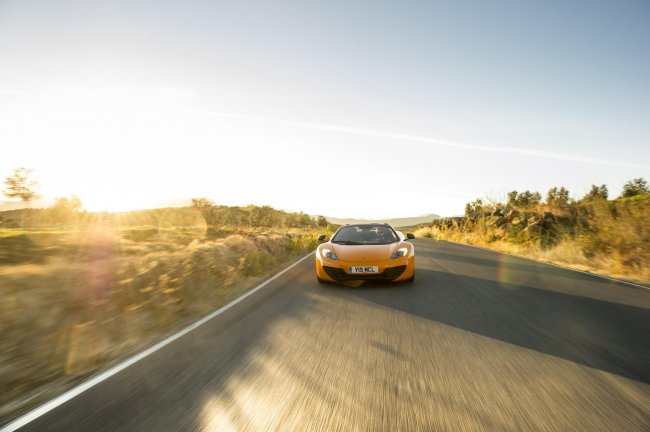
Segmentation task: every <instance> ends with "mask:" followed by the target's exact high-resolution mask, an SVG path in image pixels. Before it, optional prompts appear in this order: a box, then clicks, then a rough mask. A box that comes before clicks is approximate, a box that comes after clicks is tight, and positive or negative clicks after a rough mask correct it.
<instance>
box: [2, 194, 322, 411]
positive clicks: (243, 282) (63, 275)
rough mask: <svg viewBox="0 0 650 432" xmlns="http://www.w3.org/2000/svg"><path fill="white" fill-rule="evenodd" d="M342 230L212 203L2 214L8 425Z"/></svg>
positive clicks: (71, 203) (65, 201)
mask: <svg viewBox="0 0 650 432" xmlns="http://www.w3.org/2000/svg"><path fill="white" fill-rule="evenodd" d="M28 195H29V199H32V198H33V196H34V194H28ZM330 230H331V227H330V226H329V224H328V222H327V220H325V218H322V217H319V218H313V217H310V216H308V215H306V214H304V213H297V214H296V213H288V212H283V211H279V210H276V209H273V208H271V207H267V206H264V207H259V206H254V205H250V206H247V207H227V206H217V205H215V204H214V203H212V202H211V201H209V200H207V199H205V198H198V199H194V200H193V206H191V207H183V208H168V209H155V210H143V211H133V212H122V213H106V212H102V213H92V212H85V211H83V206H82V203H81V201H80V200H79V199H78V198H76V197H70V198H61V199H58V200H56V202H55V204H54V205H53V206H52V207H50V208H46V209H29V208H27V209H22V210H13V211H7V212H0V296H1V297H0V298H1V299H2V300H1V301H0V365H1V367H0V388H2V392H0V421H1V420H2V419H3V418H8V417H9V416H13V415H15V414H16V413H18V412H21V411H24V410H25V409H27V408H29V407H31V406H34V405H35V404H38V403H40V402H42V401H44V400H47V399H49V398H51V397H52V396H54V395H56V394H59V393H61V392H62V391H63V390H64V389H65V388H67V387H69V386H71V385H73V384H75V383H77V382H78V381H79V380H81V379H84V378H86V377H88V376H89V375H92V374H94V373H97V372H98V371H99V370H102V369H104V368H106V367H107V366H109V365H111V364H114V363H115V362H117V361H119V360H121V359H123V358H125V357H127V356H128V355H130V354H133V353H135V352H137V351H139V350H141V349H143V348H144V347H145V346H148V345H150V344H152V343H153V342H155V341H156V340H159V339H161V338H162V337H164V336H165V335H167V334H169V333H170V332H172V331H174V330H176V329H178V328H180V327H182V326H184V325H186V324H188V323H190V322H193V321H195V320H196V319H198V318H199V317H201V316H204V315H206V314H208V313H209V312H211V311H213V310H215V309H217V308H218V307H220V306H222V305H224V304H225V303H227V302H228V301H229V300H231V299H233V298H235V297H236V296H238V295H240V294H241V293H243V292H245V291H246V290H248V289H250V288H251V287H252V286H254V285H256V284H257V283H258V282H259V281H260V280H262V279H263V278H265V277H268V276H269V275H270V274H272V273H274V272H276V271H278V270H280V269H281V268H282V267H284V266H286V265H287V264H288V263H290V262H292V261H294V260H295V259H297V258H298V257H301V256H303V255H305V254H306V253H308V252H309V251H311V250H313V249H314V248H315V247H316V245H317V240H316V238H317V235H318V234H319V233H327V232H329V231H330Z"/></svg>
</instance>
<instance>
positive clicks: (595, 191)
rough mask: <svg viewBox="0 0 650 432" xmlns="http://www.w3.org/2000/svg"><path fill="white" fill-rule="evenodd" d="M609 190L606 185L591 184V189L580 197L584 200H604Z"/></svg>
mask: <svg viewBox="0 0 650 432" xmlns="http://www.w3.org/2000/svg"><path fill="white" fill-rule="evenodd" d="M608 195H609V192H608V191H607V186H606V185H600V186H596V185H591V190H589V192H587V194H586V195H585V196H584V198H582V199H583V200H584V201H601V200H602V201H606V200H607V197H608Z"/></svg>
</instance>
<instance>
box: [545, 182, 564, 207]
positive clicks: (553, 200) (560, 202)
mask: <svg viewBox="0 0 650 432" xmlns="http://www.w3.org/2000/svg"><path fill="white" fill-rule="evenodd" d="M546 204H548V205H549V206H551V207H555V208H564V207H566V206H567V205H568V204H569V191H568V190H567V189H566V188H564V186H562V187H561V188H559V189H558V188H557V187H553V188H551V189H549V190H548V193H547V194H546Z"/></svg>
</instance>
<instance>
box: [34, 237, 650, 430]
mask: <svg viewBox="0 0 650 432" xmlns="http://www.w3.org/2000/svg"><path fill="white" fill-rule="evenodd" d="M414 244H415V246H416V251H417V257H416V266H417V276H416V281H415V283H414V284H412V285H411V284H404V285H383V284H379V285H377V284H373V285H365V286H362V287H356V288H354V287H340V286H328V285H318V284H317V283H316V278H315V275H314V270H313V266H314V264H313V257H310V258H308V259H306V260H305V261H303V262H301V263H300V264H299V265H297V266H296V267H294V268H293V269H292V270H290V271H288V272H287V273H285V274H284V275H283V276H281V277H279V278H277V279H276V280H275V281H273V282H272V283H270V284H268V285H267V286H266V287H264V288H263V289H261V290H259V291H258V292H257V293H255V294H254V295H252V296H250V297H249V298H247V299H246V300H245V301H243V302H241V303H239V304H237V305H236V306H234V307H233V308H231V309H229V310H228V311H226V312H225V313H224V314H222V315H219V316H218V317H216V318H214V319H212V320H211V321H209V322H208V323H206V324H204V325H203V326H201V327H199V328H197V329H195V330H193V331H192V332H191V333H189V334H187V335H185V336H183V337H182V338H180V339H178V340H176V341H175V342H173V343H171V344H169V345H167V346H166V347H164V348H163V349H161V350H159V351H157V352H155V353H154V354H152V355H150V356H148V357H146V358H145V359H143V360H141V361H139V362H137V363H136V364H134V365H132V366H130V367H129V368H127V369H125V370H123V371H121V372H120V373H118V374H116V375H114V376H112V377H111V378H109V379H107V380H106V381H103V382H101V383H100V384H98V385H96V386H94V387H93V388H91V389H89V390H87V391H85V392H84V393H82V394H80V395H78V396H77V397H75V398H73V399H72V400H70V401H68V402H66V403H65V404H63V405H61V406H59V407H58V408H56V409H54V410H52V411H50V412H48V413H46V414H45V415H43V416H41V417H39V418H37V419H36V420H34V421H32V422H31V423H29V424H28V425H27V426H26V427H25V428H24V430H29V431H48V430H54V431H89V430H107V431H113V430H129V431H130V430H133V431H166V430H169V431H183V430H197V431H203V430H206V431H207V430H215V431H223V430H282V431H284V430H297V431H307V430H368V431H377V430H385V431H397V430H408V431H411V430H427V431H435V430H441V431H443V430H499V431H501V430H504V431H505V430H511V431H524V430H549V431H568V430H584V431H590V432H593V431H648V430H650V291H648V290H645V289H643V288H636V287H632V286H628V285H624V284H620V283H616V282H612V281H608V280H606V279H602V278H597V277H594V276H590V275H586V274H582V273H578V272H573V271H569V270H564V269H561V268H558V267H553V266H548V265H544V264H541V263H536V262H533V261H529V260H524V259H520V258H515V257H511V256H506V255H502V254H498V253H494V252H488V251H484V250H480V249H476V248H471V247H467V246H461V245H455V244H451V243H446V242H436V241H433V240H430V239H417V240H415V241H414Z"/></svg>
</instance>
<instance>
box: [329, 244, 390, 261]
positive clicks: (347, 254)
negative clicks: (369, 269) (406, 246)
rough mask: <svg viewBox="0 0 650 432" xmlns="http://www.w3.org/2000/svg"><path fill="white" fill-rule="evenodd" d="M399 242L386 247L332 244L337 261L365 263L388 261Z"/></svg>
mask: <svg viewBox="0 0 650 432" xmlns="http://www.w3.org/2000/svg"><path fill="white" fill-rule="evenodd" d="M399 244H400V242H396V243H391V244H386V245H342V244H334V243H332V249H334V253H336V256H337V257H338V259H340V260H343V261H367V260H385V259H389V258H390V257H391V256H392V255H393V253H395V250H396V249H397V248H398V246H399Z"/></svg>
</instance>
